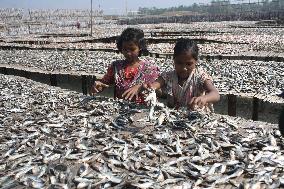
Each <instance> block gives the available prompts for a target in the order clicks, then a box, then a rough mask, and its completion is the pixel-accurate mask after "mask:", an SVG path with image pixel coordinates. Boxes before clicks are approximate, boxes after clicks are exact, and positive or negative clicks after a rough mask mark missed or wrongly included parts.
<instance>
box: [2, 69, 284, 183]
mask: <svg viewBox="0 0 284 189" xmlns="http://www.w3.org/2000/svg"><path fill="white" fill-rule="evenodd" d="M0 81H1V82H0V117H1V119H0V154H1V155H0V156H1V160H0V187H1V188H15V187H23V186H25V187H28V188H216V187H220V188H223V187H224V186H228V185H230V186H232V187H239V188H259V187H261V186H264V187H267V188H276V187H279V186H283V184H284V173H283V167H284V156H283V154H284V152H283V144H284V143H283V138H282V137H281V136H280V132H279V131H278V130H277V129H276V126H275V125H271V124H268V123H262V122H252V121H245V120H243V119H241V118H234V119H233V118H230V117H227V116H220V115H215V114H212V115H209V114H204V113H202V112H201V113H200V112H191V113H188V112H187V111H185V110H179V111H177V110H172V109H167V111H165V112H167V114H168V115H165V116H164V119H161V118H160V117H161V115H162V114H163V113H165V112H164V110H165V108H163V107H162V105H161V103H159V102H157V101H156V100H155V94H154V93H153V91H152V92H151V93H150V95H149V97H148V99H147V100H148V102H149V103H150V105H151V107H152V108H153V111H152V113H151V115H152V118H151V119H149V113H150V112H149V107H147V106H138V105H135V104H133V103H130V102H126V101H121V100H114V99H108V98H104V97H99V96H97V97H81V96H80V95H79V94H77V93H75V92H70V91H65V90H61V89H59V88H54V87H49V86H47V85H43V84H40V83H37V82H33V81H30V80H25V79H23V78H19V77H12V76H3V75H0ZM152 108H151V109H152Z"/></svg>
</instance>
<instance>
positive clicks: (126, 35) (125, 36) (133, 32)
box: [116, 28, 149, 56]
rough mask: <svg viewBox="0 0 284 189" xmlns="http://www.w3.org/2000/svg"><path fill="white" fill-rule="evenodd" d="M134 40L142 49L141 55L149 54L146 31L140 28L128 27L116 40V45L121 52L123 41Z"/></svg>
mask: <svg viewBox="0 0 284 189" xmlns="http://www.w3.org/2000/svg"><path fill="white" fill-rule="evenodd" d="M129 41H133V42H134V43H136V44H137V45H138V47H139V49H140V52H139V56H141V55H148V53H149V51H148V50H147V45H146V40H145V38H144V32H143V30H141V29H138V28H127V29H125V30H124V31H123V32H122V33H121V35H120V36H119V37H118V38H117V40H116V46H117V49H118V50H119V52H121V51H122V43H123V42H129Z"/></svg>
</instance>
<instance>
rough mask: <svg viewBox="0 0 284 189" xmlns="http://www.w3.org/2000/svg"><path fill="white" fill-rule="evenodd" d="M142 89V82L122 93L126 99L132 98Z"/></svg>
mask: <svg viewBox="0 0 284 189" xmlns="http://www.w3.org/2000/svg"><path fill="white" fill-rule="evenodd" d="M141 89H142V84H139V85H135V86H134V87H131V88H129V89H127V90H126V91H125V92H124V93H123V94H122V97H123V98H124V99H125V100H132V98H133V97H134V96H136V97H137V96H138V94H139V92H140V91H141Z"/></svg>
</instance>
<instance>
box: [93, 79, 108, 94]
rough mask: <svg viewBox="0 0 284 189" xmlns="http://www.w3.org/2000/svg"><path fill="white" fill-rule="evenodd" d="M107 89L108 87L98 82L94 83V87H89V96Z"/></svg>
mask: <svg viewBox="0 0 284 189" xmlns="http://www.w3.org/2000/svg"><path fill="white" fill-rule="evenodd" d="M107 87H109V85H107V84H104V83H102V82H100V81H95V83H94V85H93V86H92V87H91V91H90V92H91V94H92V95H95V94H97V93H99V92H102V91H103V90H104V89H105V88H107Z"/></svg>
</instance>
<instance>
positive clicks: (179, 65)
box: [174, 51, 196, 79]
mask: <svg viewBox="0 0 284 189" xmlns="http://www.w3.org/2000/svg"><path fill="white" fill-rule="evenodd" d="M195 65H196V60H195V59H194V58H193V57H192V55H191V53H190V52H189V51H186V52H183V53H181V54H179V55H178V56H176V57H175V59H174V67H175V71H176V73H177V75H178V76H179V77H180V78H181V79H187V78H188V76H189V75H190V73H191V72H192V71H193V69H194V68H195Z"/></svg>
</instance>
